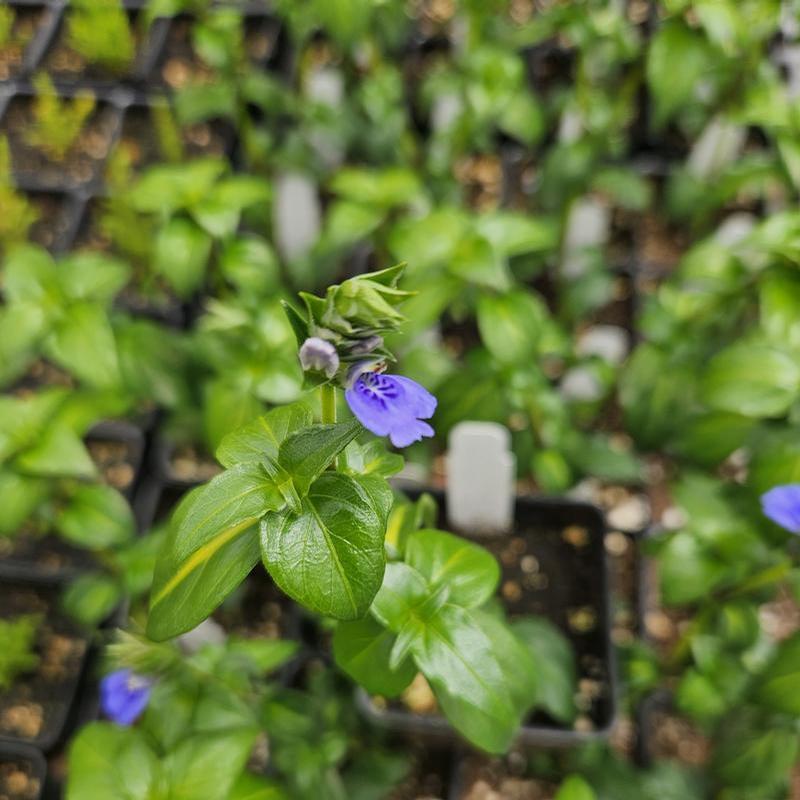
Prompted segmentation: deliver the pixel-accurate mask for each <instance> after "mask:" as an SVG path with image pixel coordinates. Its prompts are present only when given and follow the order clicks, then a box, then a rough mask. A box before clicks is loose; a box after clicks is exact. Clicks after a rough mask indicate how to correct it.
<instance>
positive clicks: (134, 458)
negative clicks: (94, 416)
mask: <svg viewBox="0 0 800 800" xmlns="http://www.w3.org/2000/svg"><path fill="white" fill-rule="evenodd" d="M143 446H144V445H143V442H142V439H141V437H140V436H139V437H136V436H133V435H131V436H130V437H126V438H122V437H119V438H114V437H111V436H106V435H104V434H103V433H102V431H98V432H96V433H91V434H90V435H89V436H88V437H87V441H86V448H87V449H88V451H89V455H90V456H91V457H92V461H94V463H95V464H96V465H97V468H98V470H99V471H100V473H101V475H102V476H103V481H104V482H105V483H107V484H108V485H109V486H113V487H114V488H115V489H117V490H119V491H120V492H123V493H124V494H126V495H130V494H131V491H132V489H133V484H134V481H135V480H136V475H137V472H138V470H139V465H140V464H141V460H142V449H143Z"/></svg>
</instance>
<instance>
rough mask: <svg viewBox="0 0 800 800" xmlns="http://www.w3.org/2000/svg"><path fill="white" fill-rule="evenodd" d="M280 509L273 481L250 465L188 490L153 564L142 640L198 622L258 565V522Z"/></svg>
mask: <svg viewBox="0 0 800 800" xmlns="http://www.w3.org/2000/svg"><path fill="white" fill-rule="evenodd" d="M282 505H283V499H282V497H281V495H280V493H279V492H278V491H277V489H276V488H275V485H274V483H273V482H272V481H271V480H270V479H269V478H267V476H266V475H265V474H264V472H263V470H262V469H260V468H259V467H258V466H256V465H252V464H242V465H240V466H237V467H233V468H232V469H229V470H227V471H226V472H223V473H222V474H221V475H217V477H216V478H214V479H212V480H211V481H210V482H209V483H208V484H206V485H205V486H202V487H199V488H198V489H195V490H194V491H192V492H190V493H189V494H188V495H187V496H186V497H185V498H184V500H183V501H182V502H181V504H180V505H179V506H178V509H177V510H176V512H175V516H174V517H173V519H172V522H171V525H170V532H169V535H168V537H167V539H166V541H165V543H164V549H163V550H162V552H161V554H160V555H159V558H158V562H157V564H156V571H155V575H154V578H153V590H152V593H151V596H150V617H149V619H148V622H147V634H148V636H150V638H152V639H156V640H159V641H160V640H163V639H168V638H170V637H172V636H177V635H178V634H179V633H183V632H184V631H187V630H190V629H191V628H193V627H194V626H195V625H197V624H198V623H200V622H202V621H203V620H204V619H205V618H206V617H207V616H208V615H209V614H210V613H211V612H212V611H213V610H214V609H215V608H216V607H217V606H218V605H219V604H220V603H221V602H222V601H223V600H224V599H225V598H226V597H227V596H228V595H229V594H230V593H231V592H232V591H233V589H235V588H236V586H238V585H239V584H240V583H241V582H242V580H244V578H245V577H246V576H247V574H248V573H249V572H250V570H251V569H252V568H253V566H254V565H255V564H256V563H257V562H258V553H259V550H258V536H257V534H256V525H257V523H258V520H259V519H260V518H261V517H262V516H263V515H264V514H265V513H267V512H268V511H274V510H276V509H278V508H280V507H281V506H282Z"/></svg>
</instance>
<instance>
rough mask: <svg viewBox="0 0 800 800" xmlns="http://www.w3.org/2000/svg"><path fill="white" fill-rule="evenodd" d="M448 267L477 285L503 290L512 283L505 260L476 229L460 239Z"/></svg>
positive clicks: (455, 273) (463, 279)
mask: <svg viewBox="0 0 800 800" xmlns="http://www.w3.org/2000/svg"><path fill="white" fill-rule="evenodd" d="M447 267H448V269H449V271H450V273H451V274H453V275H454V276H455V277H457V278H460V279H461V280H462V281H466V282H467V283H472V284H475V285H476V286H481V287H488V288H489V289H495V290H498V291H503V290H504V289H507V288H508V287H509V285H510V283H511V279H510V277H509V273H508V268H507V266H506V263H505V260H504V259H503V258H502V257H501V256H500V255H499V253H497V252H496V251H495V249H494V248H493V247H492V245H491V244H490V243H489V240H488V239H486V238H484V237H483V236H481V235H480V234H479V233H477V232H475V231H472V232H471V233H468V234H466V235H464V236H462V237H461V239H459V241H458V243H457V244H456V246H455V249H454V251H453V254H452V256H451V258H450V260H449V261H448V263H447Z"/></svg>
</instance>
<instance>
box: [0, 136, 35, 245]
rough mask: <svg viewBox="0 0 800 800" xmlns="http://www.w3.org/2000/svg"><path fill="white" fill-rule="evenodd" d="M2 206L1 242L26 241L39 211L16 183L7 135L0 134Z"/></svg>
mask: <svg viewBox="0 0 800 800" xmlns="http://www.w3.org/2000/svg"><path fill="white" fill-rule="evenodd" d="M0 208H2V209H3V213H2V214H0V243H2V244H3V245H6V246H8V245H10V244H14V243H16V242H21V241H24V240H25V237H26V236H27V235H28V230H29V229H30V227H31V225H33V223H34V222H36V220H37V219H38V218H39V213H38V212H37V211H36V209H35V208H34V206H33V205H32V203H31V202H30V201H29V200H28V198H27V197H25V195H24V194H22V193H20V192H18V191H17V189H16V187H15V185H14V180H13V176H12V173H11V153H10V151H9V147H8V139H7V138H6V137H5V136H0Z"/></svg>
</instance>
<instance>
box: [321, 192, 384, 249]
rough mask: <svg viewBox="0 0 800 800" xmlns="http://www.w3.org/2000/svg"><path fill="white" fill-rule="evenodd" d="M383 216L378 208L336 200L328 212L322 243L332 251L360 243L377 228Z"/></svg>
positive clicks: (382, 211)
mask: <svg viewBox="0 0 800 800" xmlns="http://www.w3.org/2000/svg"><path fill="white" fill-rule="evenodd" d="M385 214H386V212H385V211H384V210H383V209H382V208H380V206H377V207H376V206H368V205H364V204H362V203H356V202H351V201H349V200H337V201H336V202H335V203H333V204H332V205H331V207H330V209H329V211H328V216H327V218H326V220H325V233H324V239H323V242H324V244H325V245H326V246H327V247H331V248H334V249H337V248H345V247H349V246H350V245H353V244H356V243H358V242H361V241H363V240H365V239H367V237H369V236H370V234H372V233H373V231H375V230H376V229H377V228H378V226H379V225H380V224H381V222H382V221H383V218H384V216H385Z"/></svg>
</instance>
